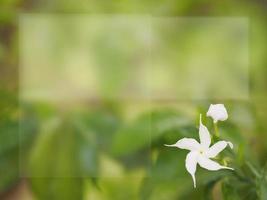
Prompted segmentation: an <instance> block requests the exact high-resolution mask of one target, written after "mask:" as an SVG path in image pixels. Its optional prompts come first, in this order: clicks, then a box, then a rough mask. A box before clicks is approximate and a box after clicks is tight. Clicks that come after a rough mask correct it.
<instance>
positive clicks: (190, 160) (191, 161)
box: [185, 151, 199, 187]
mask: <svg viewBox="0 0 267 200" xmlns="http://www.w3.org/2000/svg"><path fill="white" fill-rule="evenodd" d="M198 155H199V153H198V152H196V151H191V152H190V153H188V154H187V156H186V160H185V167H186V170H187V171H188V172H189V173H190V174H191V176H192V179H193V183H194V187H196V177H195V172H196V168H197V158H198Z"/></svg>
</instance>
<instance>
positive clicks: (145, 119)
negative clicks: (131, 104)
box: [113, 109, 188, 155]
mask: <svg viewBox="0 0 267 200" xmlns="http://www.w3.org/2000/svg"><path fill="white" fill-rule="evenodd" d="M187 124H188V120H186V119H185V118H184V117H181V116H180V114H179V113H177V112H176V111H172V110H169V109H166V110H156V111H151V112H148V113H145V114H143V115H141V116H140V117H138V118H137V119H136V120H135V121H133V122H132V123H130V124H127V125H125V126H124V127H123V128H121V129H120V130H119V131H118V132H117V134H116V135H115V138H114V141H113V153H114V154H115V155H127V154H129V153H133V152H136V151H138V150H140V149H142V148H147V149H150V147H151V144H152V143H153V142H155V140H156V139H158V138H159V137H160V136H162V135H163V134H164V133H166V132H168V131H169V132H171V131H175V130H179V129H181V128H182V127H183V126H185V125H187ZM177 136H178V135H177ZM177 138H178V137H177ZM162 145H163V143H162Z"/></svg>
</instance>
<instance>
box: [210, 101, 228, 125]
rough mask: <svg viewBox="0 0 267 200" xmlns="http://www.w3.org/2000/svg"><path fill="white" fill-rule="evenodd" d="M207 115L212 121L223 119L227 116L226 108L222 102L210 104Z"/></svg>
mask: <svg viewBox="0 0 267 200" xmlns="http://www.w3.org/2000/svg"><path fill="white" fill-rule="evenodd" d="M207 116H208V117H211V118H212V119H213V122H214V123H216V122H217V121H224V120H226V119H227V118H228V114H227V111H226V108H225V107H224V105H223V104H214V105H213V104H211V105H210V107H209V110H208V112H207Z"/></svg>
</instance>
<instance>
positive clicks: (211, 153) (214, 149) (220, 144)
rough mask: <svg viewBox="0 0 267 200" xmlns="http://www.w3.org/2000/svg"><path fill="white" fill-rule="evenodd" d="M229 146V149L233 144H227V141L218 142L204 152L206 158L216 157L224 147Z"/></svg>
mask: <svg viewBox="0 0 267 200" xmlns="http://www.w3.org/2000/svg"><path fill="white" fill-rule="evenodd" d="M227 145H229V146H230V148H231V149H232V148H233V144H232V143H231V142H227V141H219V142H217V143H215V144H214V145H212V146H211V147H210V148H209V149H208V150H207V152H206V154H205V155H206V156H207V157H208V158H214V157H215V156H217V155H218V154H219V153H220V152H221V151H222V150H224V149H225V147H226V146H227Z"/></svg>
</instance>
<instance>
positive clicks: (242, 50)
mask: <svg viewBox="0 0 267 200" xmlns="http://www.w3.org/2000/svg"><path fill="white" fill-rule="evenodd" d="M19 22H20V29H19V39H20V56H19V58H20V91H19V92H20V105H21V110H22V118H21V123H20V151H19V153H20V169H21V176H26V177H119V176H123V175H124V174H125V171H124V170H125V169H128V167H129V168H131V167H132V165H133V166H135V167H138V166H143V167H144V169H146V170H147V171H148V173H147V174H149V171H150V167H151V166H150V164H151V152H150V148H151V147H150V145H151V143H152V142H153V141H152V138H154V137H153V134H154V132H157V130H155V127H157V126H156V125H155V124H154V123H155V122H154V121H153V119H152V120H151V119H150V115H149V111H148V114H147V116H145V118H143V117H144V116H143V115H142V112H143V110H147V108H148V107H149V106H148V105H149V104H150V102H156V101H162V100H163V102H169V101H171V102H173V101H179V100H188V101H191V100H200V99H201V100H202V99H207V100H210V99H221V100H223V99H227V100H228V99H233V100H247V99H248V98H249V59H248V58H249V49H248V37H249V35H248V33H249V32H248V28H249V27H248V25H249V23H248V20H247V18H242V17H233V18H232V17H231V18H230V17H228V18H223V17H212V18H201V17H194V18H175V17H170V18H168V17H162V18H159V17H151V16H123V15H103V16H90V15H78V14H62V15H57V14H53V15H50V14H47V15H46V14H22V15H21V16H20V21H19ZM129 104H130V105H132V106H133V107H134V108H133V109H132V110H130V111H127V106H129ZM114 107H115V108H120V109H121V110H120V111H122V113H127V115H126V116H124V117H125V118H126V119H121V121H120V120H119V119H117V113H116V112H115V111H114ZM144 107H146V109H144ZM136 112H137V113H138V112H140V113H139V114H140V116H138V115H137V116H136V117H135V118H131V116H132V115H135V113H136ZM129 116H130V120H129V119H128V117H129ZM140 118H141V119H142V120H143V121H141V122H140V121H139V120H140ZM116 120H118V121H116ZM116 126H119V128H118V130H117V129H116ZM114 127H115V128H114ZM112 128H114V133H112V136H111V135H109V134H108V131H107V130H113V129H112ZM151 130H154V131H151ZM110 132H111V131H110ZM140 133H142V134H140ZM29 137H32V140H31V141H30V142H29V144H30V145H27V144H26V145H25V138H29ZM99 138H100V139H99ZM155 138H156V137H155ZM128 139H129V140H128ZM157 139H159V138H157ZM127 140H128V142H126V141H127ZM62 141H64V142H62ZM109 141H110V142H109ZM124 141H125V143H124ZM109 143H110V144H109ZM64 145H65V146H64ZM77 149H79V151H80V154H76V153H75V152H77ZM53 150H55V151H53ZM29 152H31V153H30V155H29ZM54 157H55V159H54ZM42 158H44V160H45V159H46V158H47V160H49V162H50V163H51V164H50V163H42ZM26 160H27V161H29V163H30V165H33V167H29V168H28V169H29V170H28V171H26V172H25V171H24V169H25V165H24V164H25V163H26V162H25V161H26ZM81 160H82V162H80V161H81ZM55 163H57V164H55ZM53 164H54V165H55V166H53ZM95 164H97V165H95ZM34 166H35V167H34ZM57 167H58V169H57ZM36 169H38V170H36ZM139 175H140V173H139V172H136V173H133V176H139Z"/></svg>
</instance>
